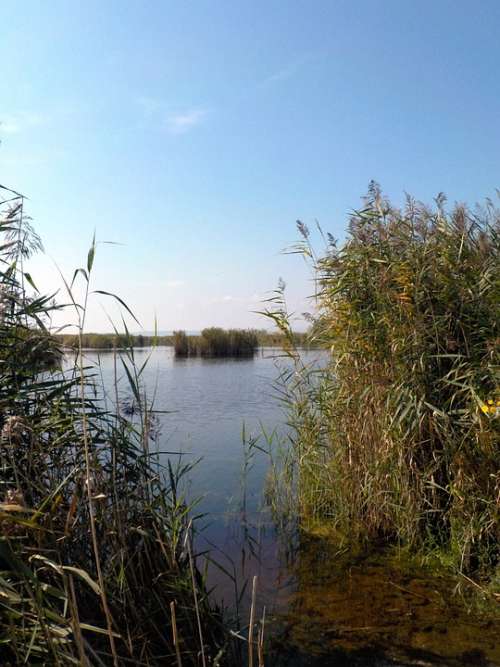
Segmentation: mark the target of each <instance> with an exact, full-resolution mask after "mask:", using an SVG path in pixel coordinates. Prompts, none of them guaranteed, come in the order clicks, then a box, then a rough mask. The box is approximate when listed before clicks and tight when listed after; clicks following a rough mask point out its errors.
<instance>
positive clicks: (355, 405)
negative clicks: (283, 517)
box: [267, 184, 500, 580]
mask: <svg viewBox="0 0 500 667" xmlns="http://www.w3.org/2000/svg"><path fill="white" fill-rule="evenodd" d="M499 220H500V213H499V210H498V209H497V208H496V207H495V206H494V205H493V204H492V202H490V201H487V202H486V204H485V206H483V207H476V208H475V209H470V208H468V207H466V206H462V205H457V206H455V207H453V208H451V209H450V210H448V209H447V207H446V200H445V198H444V197H443V196H442V195H441V196H439V197H438V198H437V199H436V202H435V205H434V206H433V207H428V206H424V205H422V204H418V203H416V202H415V201H413V200H412V199H411V198H408V200H407V203H406V206H405V207H404V208H403V209H402V210H400V209H398V208H396V207H394V206H392V205H391V204H390V203H389V202H388V201H387V200H386V199H385V198H384V197H383V196H382V194H381V192H380V190H379V188H378V187H377V186H376V185H375V184H372V185H371V187H370V190H369V193H368V196H367V198H366V205H365V207H364V208H363V210H361V211H359V212H356V213H354V214H353V215H352V217H351V219H350V221H349V232H348V236H347V240H346V242H345V243H344V244H343V245H342V247H340V248H339V247H338V246H337V243H336V242H335V240H334V239H333V238H332V237H331V236H328V237H325V242H326V247H325V250H324V251H323V252H322V253H321V254H319V255H318V254H316V253H315V250H314V248H313V245H312V243H311V238H310V232H309V230H308V228H307V227H306V226H305V225H304V224H302V223H299V225H298V226H299V231H300V233H301V235H302V240H301V242H300V243H299V244H298V246H296V247H295V248H294V249H293V251H294V252H300V253H303V254H304V255H305V256H306V258H307V259H308V260H309V261H310V262H311V263H312V267H313V270H314V272H315V278H316V283H317V286H318V289H317V294H316V300H317V314H316V317H315V322H314V325H313V332H312V336H313V338H314V340H315V341H316V343H317V344H318V345H321V346H322V347H324V348H325V349H326V350H328V351H329V352H330V361H329V363H328V365H327V367H326V368H325V369H317V368H308V367H305V366H304V364H303V363H302V362H301V360H300V355H299V354H296V353H295V352H294V351H293V346H292V345H290V348H289V349H290V350H291V351H290V354H291V355H292V356H294V358H295V362H296V363H295V368H294V370H293V372H291V373H289V374H287V376H286V377H284V378H283V381H282V383H281V387H280V391H281V395H282V398H283V400H284V402H285V403H286V405H287V407H288V412H289V421H290V425H291V427H292V443H293V446H292V448H291V449H289V450H288V452H287V454H286V459H285V465H284V467H283V468H282V469H281V472H280V475H281V477H282V479H284V480H285V486H287V488H288V491H285V492H282V497H284V498H285V499H288V501H289V502H292V503H293V507H294V510H295V511H297V510H298V513H299V515H300V516H301V517H302V519H303V520H306V519H307V520H319V521H320V523H321V524H323V525H328V526H330V528H331V529H332V530H334V531H335V532H336V533H337V534H338V536H339V538H340V539H347V540H349V541H352V542H360V541H361V542H362V543H366V544H377V545H380V544H399V545H406V546H407V547H409V548H410V549H412V550H416V551H417V552H418V553H421V554H436V555H438V556H439V558H440V559H442V560H444V561H445V562H446V563H447V564H448V565H451V566H452V567H455V568H458V569H459V571H460V572H462V573H466V572H469V573H471V572H474V573H477V574H480V573H483V574H484V575H485V576H486V577H489V578H490V580H495V576H496V580H498V578H499V577H498V574H499V571H498V567H499V557H500V549H499V545H500V521H499V519H500V472H499V470H500V468H499V460H500V440H499V427H500V419H499V413H500V395H499V375H498V368H499V366H498V362H499V342H500V337H499V330H498V327H499V321H500V317H499V315H500V283H499V281H500V263H499V232H500V224H499ZM267 315H268V316H269V317H271V319H272V320H273V321H274V322H275V323H276V324H277V325H278V326H279V327H280V328H281V330H282V332H283V334H284V335H286V336H290V323H289V320H288V318H287V314H286V304H285V302H284V295H283V291H282V290H281V289H279V290H277V293H276V295H275V297H274V299H273V300H272V301H271V303H270V304H269V306H268V309H267ZM275 497H276V495H275ZM290 498H293V500H292V501H290ZM495 572H496V573H497V574H496V575H495Z"/></svg>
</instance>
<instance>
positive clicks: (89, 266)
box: [87, 232, 95, 273]
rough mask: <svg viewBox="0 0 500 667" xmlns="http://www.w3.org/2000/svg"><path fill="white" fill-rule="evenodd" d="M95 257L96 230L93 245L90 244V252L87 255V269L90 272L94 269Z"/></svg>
mask: <svg viewBox="0 0 500 667" xmlns="http://www.w3.org/2000/svg"><path fill="white" fill-rule="evenodd" d="M94 257H95V232H94V236H93V238H92V245H91V246H90V250H89V254H88V256H87V271H88V272H89V273H90V272H91V271H92V266H93V265H94Z"/></svg>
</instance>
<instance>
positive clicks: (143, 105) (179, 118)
mask: <svg viewBox="0 0 500 667" xmlns="http://www.w3.org/2000/svg"><path fill="white" fill-rule="evenodd" d="M135 103H136V104H137V106H138V107H139V109H140V110H141V113H142V116H143V118H144V119H145V120H147V122H148V123H153V124H155V125H157V126H159V127H163V128H164V129H166V130H167V131H168V132H169V133H170V134H186V133H187V132H189V131H191V130H193V129H194V128H195V127H198V126H199V125H201V124H202V123H203V122H204V120H205V119H206V117H207V115H208V114H209V110H208V109H207V108H205V107H187V108H185V109H182V108H179V107H178V106H177V107H174V106H173V105H171V104H169V103H167V102H165V100H162V99H159V98H156V97H148V96H145V95H141V96H139V97H137V98H136V99H135Z"/></svg>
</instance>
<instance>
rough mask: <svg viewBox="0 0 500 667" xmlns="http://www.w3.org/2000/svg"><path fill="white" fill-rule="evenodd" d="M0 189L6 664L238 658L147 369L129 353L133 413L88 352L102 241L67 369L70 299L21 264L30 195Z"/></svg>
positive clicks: (0, 653) (79, 302) (125, 364)
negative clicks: (59, 315) (112, 393)
mask: <svg viewBox="0 0 500 667" xmlns="http://www.w3.org/2000/svg"><path fill="white" fill-rule="evenodd" d="M0 194H1V195H2V197H1V198H0V205H1V210H2V215H1V217H0V237H1V239H2V244H1V246H0V297H1V305H0V307H1V312H0V375H1V378H0V380H1V381H0V431H1V437H0V469H1V478H0V499H1V502H0V524H1V536H0V663H1V664H3V665H9V664H26V663H29V664H39V665H49V664H50V665H61V666H63V665H64V666H66V665H71V664H75V665H87V666H94V665H96V666H98V665H99V666H102V665H126V664H130V665H160V664H161V665H166V664H178V665H181V664H182V665H206V664H214V665H215V664H235V662H234V661H235V660H236V661H237V658H236V657H235V655H236V654H235V653H234V651H235V650H236V649H235V648H234V646H233V644H232V641H231V640H230V635H229V631H228V629H227V627H226V626H225V625H224V622H223V617H222V613H221V611H220V610H219V609H218V608H217V607H215V606H214V605H213V604H212V603H211V602H210V601H209V598H208V592H207V588H206V582H205V579H204V576H203V575H202V573H201V572H200V570H199V569H198V567H197V563H198V560H197V556H196V554H195V553H194V552H193V546H192V532H193V527H192V526H193V524H192V521H191V517H192V513H193V508H192V507H190V506H189V504H188V502H187V501H186V499H185V497H184V495H183V493H182V478H183V476H184V475H185V474H187V473H188V472H189V466H188V465H185V464H182V463H179V464H176V465H174V464H173V463H170V462H169V463H168V466H167V468H166V469H164V468H162V467H161V466H160V465H159V461H158V455H157V454H158V453H157V452H156V451H155V433H156V418H155V412H154V409H153V407H152V406H151V405H150V404H149V403H148V400H147V397H146V395H145V390H144V386H143V384H142V380H141V375H142V372H143V370H144V366H142V367H140V368H139V367H137V366H136V364H135V362H134V351H133V349H132V348H130V347H129V348H127V349H125V350H124V352H123V353H122V354H121V355H120V356H117V357H116V365H117V366H119V367H120V368H121V372H122V373H123V374H124V376H125V377H126V378H127V380H128V384H129V393H130V396H131V400H133V401H134V411H133V416H130V415H125V414H123V412H124V411H122V410H120V407H119V401H118V392H117V395H116V401H115V405H114V407H112V408H110V409H107V408H106V405H109V404H112V403H113V401H112V400H111V403H106V402H105V401H104V400H103V392H102V390H101V389H100V387H99V386H98V377H99V369H98V368H96V367H92V366H89V365H88V364H87V362H86V360H85V357H84V355H83V353H82V348H83V342H84V327H85V313H86V308H87V303H88V299H89V297H90V295H91V290H90V284H91V279H92V268H93V263H94V256H95V252H96V245H95V243H93V244H92V247H91V248H90V251H89V254H88V260H87V264H86V266H85V267H84V268H81V269H79V270H78V271H77V272H75V276H74V278H73V281H72V282H69V281H68V282H65V287H66V300H67V301H68V302H69V303H70V305H71V307H72V308H73V309H74V311H75V313H76V314H77V319H78V332H77V336H78V347H79V349H78V354H76V355H75V356H74V357H73V359H74V363H69V361H68V359H66V361H65V363H64V367H62V366H61V362H62V354H61V350H60V349H59V344H58V342H57V341H56V340H55V339H54V337H53V336H52V335H51V332H50V331H49V322H50V318H51V315H52V314H53V313H54V311H55V310H58V309H60V307H59V306H57V305H54V303H53V298H52V295H49V296H42V295H40V294H39V293H38V292H37V290H36V285H35V282H34V280H33V279H32V277H31V276H30V275H29V274H28V273H27V272H26V271H25V270H24V266H23V263H24V260H25V259H26V258H27V257H28V256H29V255H30V253H31V252H32V251H34V250H36V249H37V247H39V245H40V244H39V242H38V239H37V237H36V235H34V233H33V231H32V230H31V228H30V227H29V225H28V223H27V220H26V218H25V216H24V213H23V205H24V200H23V198H22V197H21V196H20V195H18V194H17V193H14V192H12V191H9V190H7V189H6V188H2V189H0ZM78 280H80V281H81V283H82V290H81V291H80V294H81V298H77V297H76V291H77V282H78ZM101 293H102V292H101ZM121 303H122V305H123V306H124V307H125V308H126V306H125V304H123V302H121ZM125 336H126V337H127V336H128V332H125ZM108 400H109V397H108Z"/></svg>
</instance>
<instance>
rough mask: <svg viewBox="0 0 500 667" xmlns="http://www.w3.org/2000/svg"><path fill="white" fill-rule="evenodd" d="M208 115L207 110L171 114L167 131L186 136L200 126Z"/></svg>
mask: <svg viewBox="0 0 500 667" xmlns="http://www.w3.org/2000/svg"><path fill="white" fill-rule="evenodd" d="M207 114H208V111H207V110H206V109H189V110H187V111H184V112H182V113H174V114H170V115H169V116H168V117H167V121H166V122H167V129H168V131H169V132H170V133H171V134H185V133H186V132H189V131H190V130H192V129H193V128H195V127H196V126H197V125H200V124H201V123H202V122H203V121H204V120H205V118H206V116H207Z"/></svg>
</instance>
